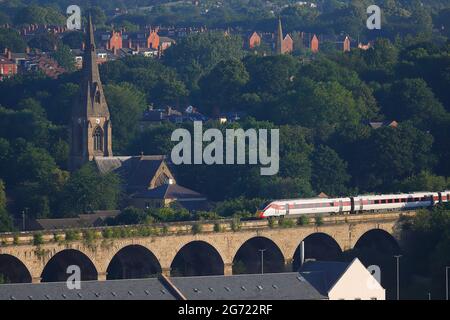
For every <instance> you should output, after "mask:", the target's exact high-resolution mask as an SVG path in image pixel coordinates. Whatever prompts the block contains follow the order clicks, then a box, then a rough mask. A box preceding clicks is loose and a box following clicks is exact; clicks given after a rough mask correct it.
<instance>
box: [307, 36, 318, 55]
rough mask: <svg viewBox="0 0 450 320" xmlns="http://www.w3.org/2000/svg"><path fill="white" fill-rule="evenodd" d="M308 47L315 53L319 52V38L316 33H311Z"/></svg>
mask: <svg viewBox="0 0 450 320" xmlns="http://www.w3.org/2000/svg"><path fill="white" fill-rule="evenodd" d="M309 48H310V50H311V52H313V53H317V52H319V38H317V36H316V35H313V37H312V38H311V41H310V42H309Z"/></svg>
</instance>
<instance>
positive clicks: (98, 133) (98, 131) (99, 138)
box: [92, 126, 104, 151]
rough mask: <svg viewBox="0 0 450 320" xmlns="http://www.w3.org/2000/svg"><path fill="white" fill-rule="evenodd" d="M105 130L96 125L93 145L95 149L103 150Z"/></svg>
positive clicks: (93, 133)
mask: <svg viewBox="0 0 450 320" xmlns="http://www.w3.org/2000/svg"><path fill="white" fill-rule="evenodd" d="M103 136H104V134H103V130H102V128H100V126H96V127H95V129H94V131H93V132H92V139H93V146H94V150H95V151H103Z"/></svg>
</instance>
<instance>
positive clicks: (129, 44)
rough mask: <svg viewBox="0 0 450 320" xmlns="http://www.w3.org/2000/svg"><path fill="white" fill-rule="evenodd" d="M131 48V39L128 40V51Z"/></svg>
mask: <svg viewBox="0 0 450 320" xmlns="http://www.w3.org/2000/svg"><path fill="white" fill-rule="evenodd" d="M132 46H133V44H132V43H131V39H130V38H128V49H131V47H132Z"/></svg>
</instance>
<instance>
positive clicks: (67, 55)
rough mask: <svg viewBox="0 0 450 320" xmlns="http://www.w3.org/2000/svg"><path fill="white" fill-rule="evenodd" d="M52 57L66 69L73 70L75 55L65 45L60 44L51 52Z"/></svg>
mask: <svg viewBox="0 0 450 320" xmlns="http://www.w3.org/2000/svg"><path fill="white" fill-rule="evenodd" d="M52 57H53V59H55V60H56V62H58V64H59V65H60V66H61V67H63V68H64V69H65V70H66V71H68V72H72V71H75V57H74V55H73V54H72V52H71V51H70V48H69V47H68V46H66V45H60V46H59V47H58V48H57V50H56V51H55V52H54V53H53V54H52Z"/></svg>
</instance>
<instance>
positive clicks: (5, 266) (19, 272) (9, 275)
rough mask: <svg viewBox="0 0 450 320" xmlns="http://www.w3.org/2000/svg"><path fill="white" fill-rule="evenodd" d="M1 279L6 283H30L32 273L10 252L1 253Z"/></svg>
mask: <svg viewBox="0 0 450 320" xmlns="http://www.w3.org/2000/svg"><path fill="white" fill-rule="evenodd" d="M0 281H2V282H3V281H4V282H6V283H30V282H31V281H32V277H31V273H30V271H29V270H28V268H27V267H26V266H25V264H24V263H23V262H22V261H21V260H20V259H19V258H17V257H15V256H13V255H10V254H0Z"/></svg>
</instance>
